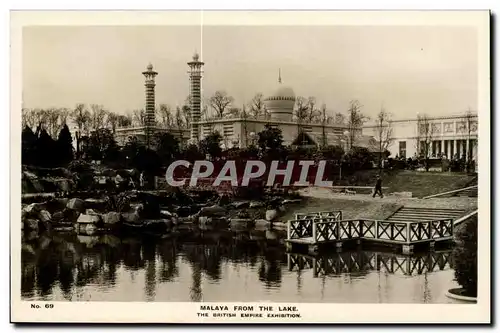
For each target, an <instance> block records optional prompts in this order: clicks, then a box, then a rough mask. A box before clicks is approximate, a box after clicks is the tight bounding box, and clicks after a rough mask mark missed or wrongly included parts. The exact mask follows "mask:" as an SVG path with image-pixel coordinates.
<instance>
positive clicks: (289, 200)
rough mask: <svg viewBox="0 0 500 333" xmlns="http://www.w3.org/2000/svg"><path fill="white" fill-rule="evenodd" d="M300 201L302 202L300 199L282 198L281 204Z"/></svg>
mask: <svg viewBox="0 0 500 333" xmlns="http://www.w3.org/2000/svg"><path fill="white" fill-rule="evenodd" d="M300 202H302V199H285V200H283V202H282V204H283V205H286V204H294V203H300Z"/></svg>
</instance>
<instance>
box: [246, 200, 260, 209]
mask: <svg viewBox="0 0 500 333" xmlns="http://www.w3.org/2000/svg"><path fill="white" fill-rule="evenodd" d="M249 207H250V208H261V207H264V203H263V202H262V201H252V202H250V205H249Z"/></svg>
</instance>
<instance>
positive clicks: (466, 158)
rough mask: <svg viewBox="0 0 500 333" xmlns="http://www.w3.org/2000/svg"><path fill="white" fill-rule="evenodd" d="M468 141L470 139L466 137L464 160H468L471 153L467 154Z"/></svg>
mask: <svg viewBox="0 0 500 333" xmlns="http://www.w3.org/2000/svg"><path fill="white" fill-rule="evenodd" d="M469 141H470V140H469V139H468V138H467V139H465V160H466V161H469V159H470V155H471V154H469V149H470V142H469Z"/></svg>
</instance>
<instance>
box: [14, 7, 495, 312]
mask: <svg viewBox="0 0 500 333" xmlns="http://www.w3.org/2000/svg"><path fill="white" fill-rule="evenodd" d="M218 15H219V17H224V15H227V16H231V15H233V13H231V12H224V13H218ZM295 15H298V14H297V13H296V14H295ZM337 15H340V14H337ZM464 15H465V14H464ZM471 15H476V16H477V14H471ZM209 16H210V12H207V13H204V14H203V15H202V19H201V22H198V23H197V22H196V20H194V21H193V22H191V21H189V22H188V21H186V22H185V23H184V24H172V23H169V22H166V23H165V24H158V23H156V24H152V25H147V24H146V25H144V24H142V25H138V24H136V25H135V24H125V23H121V24H105V25H104V24H94V25H93V24H87V25H83V24H82V25H79V24H74V25H61V24H57V25H56V24H54V25H51V24H40V25H36V24H34V25H24V26H23V27H22V29H21V30H20V31H22V37H21V39H20V42H19V43H20V45H21V47H22V52H21V54H19V60H18V63H19V64H20V68H22V70H20V71H19V80H20V89H21V91H20V94H19V95H20V97H21V101H20V103H19V105H16V104H12V113H18V114H20V116H19V122H18V124H17V126H18V127H17V131H19V133H20V134H19V138H20V141H21V142H20V145H19V150H20V152H19V154H20V162H21V165H18V168H19V172H20V177H19V181H20V183H19V187H20V194H21V198H20V200H21V204H20V205H19V206H18V207H19V208H20V214H19V215H18V216H19V219H17V220H16V219H13V221H12V222H11V226H12V229H16V230H19V231H16V232H19V234H20V244H13V245H12V247H13V248H16V247H18V248H19V252H20V254H19V259H20V263H19V265H17V266H16V265H14V264H13V266H12V269H13V270H14V271H13V273H12V274H13V276H15V274H18V275H17V276H18V279H19V282H18V283H17V284H16V286H19V288H20V290H18V291H16V292H17V293H19V295H20V299H21V301H23V302H27V303H28V304H45V305H42V306H45V307H47V304H57V306H59V307H60V308H61V307H62V305H60V304H59V303H55V302H66V303H68V302H69V303H75V302H76V303H78V302H191V303H197V305H196V309H197V313H193V314H192V315H193V316H198V317H205V316H206V317H214V316H220V317H232V316H233V315H234V316H236V317H238V318H239V317H241V316H243V315H242V314H241V313H245V316H248V317H250V318H253V317H255V318H261V317H262V311H264V310H262V309H259V307H256V306H253V307H252V306H250V305H248V306H249V308H248V309H243V307H242V308H240V309H236V307H234V308H233V307H232V306H229V307H226V306H225V305H224V304H226V303H241V304H245V303H248V304H250V303H251V304H258V303H262V304H267V303H270V304H272V303H274V304H275V305H279V304H282V303H283V304H285V303H286V304H297V303H298V304H308V303H311V304H314V303H322V304H327V303H328V304H347V303H354V304H380V303H383V304H404V305H409V304H462V305H463V304H469V305H471V304H477V303H478V302H480V301H481V299H480V295H478V288H479V287H478V232H479V230H480V228H478V216H479V215H481V214H479V211H480V206H479V195H478V194H479V193H481V191H479V179H480V178H481V177H480V176H479V174H480V173H481V175H483V173H482V172H483V170H486V171H485V174H487V177H489V162H488V160H486V163H484V165H481V163H482V162H483V161H484V160H482V159H481V158H480V157H482V158H484V156H482V155H481V151H482V153H483V154H484V152H485V149H486V154H488V151H489V142H488V141H489V138H488V137H487V139H486V140H485V141H484V142H483V136H481V140H480V139H479V128H480V122H481V121H480V119H484V118H481V117H482V116H484V115H485V114H486V116H487V117H489V112H490V110H489V104H484V94H483V95H481V94H480V91H479V87H480V85H481V84H483V85H489V81H483V82H481V80H483V76H481V75H480V73H479V72H480V70H481V69H480V68H481V67H480V63H481V62H484V61H485V60H486V61H488V60H489V59H482V58H481V57H482V56H484V53H482V51H483V50H479V47H480V45H483V44H481V42H480V39H481V38H482V39H484V36H482V35H480V34H479V32H478V28H477V27H474V26H471V25H467V24H461V23H460V20H457V21H456V23H455V24H443V25H439V24H427V25H426V24H422V23H420V24H400V25H395V24H387V25H384V24H366V25H364V24H361V22H358V23H357V24H356V25H353V24H326V23H325V24H319V23H316V24H308V25H305V24H303V23H302V24H295V25H294V24H290V23H286V24H285V23H283V24H280V23H279V22H280V21H279V20H278V21H277V23H275V24H245V23H241V24H237V23H230V24H217V23H216V22H215V21H216V20H215V19H212V20H209V19H208V18H207V17H209ZM267 16H269V14H267ZM203 17H205V19H206V22H205V21H203ZM251 17H252V19H253V20H254V21H255V22H258V17H259V14H258V13H254V14H253V16H251ZM482 17H483V18H484V20H485V22H483V23H485V24H486V25H488V20H489V17H488V13H485V15H483V16H482ZM247 21H248V20H247ZM207 22H208V23H207ZM231 22H233V21H231ZM481 98H483V99H482V100H481ZM486 119H489V118H486ZM488 122H489V120H486V124H485V126H486V127H488V126H489V124H488ZM481 128H482V127H481ZM13 130H15V129H13ZM481 148H482V149H483V150H481ZM480 170H481V172H480ZM482 190H483V191H482V192H484V191H486V192H488V188H484V189H482ZM13 199H14V200H16V199H15V198H13ZM487 200H488V199H487ZM486 214H487V215H488V214H489V208H488V209H487V211H486ZM481 216H483V215H481ZM481 223H485V224H486V223H487V224H489V219H487V220H484V221H481ZM483 240H484V241H486V242H487V241H488V240H489V236H486V237H484V239H481V242H483ZM13 242H16V240H13ZM488 244H489V243H488ZM488 246H489V245H488ZM488 256H489V254H488ZM488 278H489V274H488ZM488 288H489V284H488ZM487 301H488V303H489V299H488V300H487ZM37 302H49V303H37ZM27 306H28V305H27ZM27 306H26V308H27ZM457 306H459V305H457ZM250 307H251V309H250ZM261 308H262V307H261ZM247 310H248V311H247ZM61 311H62V310H61ZM273 311H276V314H275V315H276V316H277V317H279V318H295V317H297V316H298V317H297V318H299V317H300V313H298V312H297V311H298V310H297V308H294V307H292V306H284V307H281V308H279V307H277V306H276V307H275V310H273ZM259 313H260V315H259ZM190 315H191V314H190ZM266 316H268V315H266ZM294 316H295V317H294ZM268 317H269V316H268Z"/></svg>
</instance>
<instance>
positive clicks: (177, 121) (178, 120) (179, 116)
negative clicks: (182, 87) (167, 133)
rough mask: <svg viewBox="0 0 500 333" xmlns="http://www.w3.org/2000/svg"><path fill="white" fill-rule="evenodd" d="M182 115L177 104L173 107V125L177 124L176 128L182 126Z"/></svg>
mask: <svg viewBox="0 0 500 333" xmlns="http://www.w3.org/2000/svg"><path fill="white" fill-rule="evenodd" d="M184 124H185V122H184V116H183V113H182V108H181V107H180V106H177V107H176V108H175V125H176V126H177V128H182V127H184Z"/></svg>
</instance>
